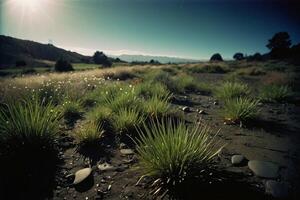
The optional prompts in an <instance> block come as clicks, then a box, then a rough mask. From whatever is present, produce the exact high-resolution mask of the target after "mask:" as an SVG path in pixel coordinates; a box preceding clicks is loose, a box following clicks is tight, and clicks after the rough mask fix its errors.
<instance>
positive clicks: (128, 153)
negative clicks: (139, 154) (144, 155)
mask: <svg viewBox="0 0 300 200" xmlns="http://www.w3.org/2000/svg"><path fill="white" fill-rule="evenodd" d="M120 152H121V154H123V155H132V154H134V152H133V150H132V149H121V150H120Z"/></svg>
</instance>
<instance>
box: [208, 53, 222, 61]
mask: <svg viewBox="0 0 300 200" xmlns="http://www.w3.org/2000/svg"><path fill="white" fill-rule="evenodd" d="M210 61H223V58H222V56H221V54H219V53H215V54H213V55H212V56H211V58H210Z"/></svg>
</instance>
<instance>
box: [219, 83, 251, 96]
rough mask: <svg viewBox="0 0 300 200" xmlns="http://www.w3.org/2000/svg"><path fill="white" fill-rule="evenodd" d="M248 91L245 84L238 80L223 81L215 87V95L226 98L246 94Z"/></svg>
mask: <svg viewBox="0 0 300 200" xmlns="http://www.w3.org/2000/svg"><path fill="white" fill-rule="evenodd" d="M249 93H250V89H249V88H248V85H247V84H244V83H239V82H229V81H227V82H225V83H223V84H222V85H220V86H218V87H217V88H216V89H215V95H216V97H217V98H218V99H221V100H227V99H232V98H238V97H242V96H246V95H248V94H249Z"/></svg>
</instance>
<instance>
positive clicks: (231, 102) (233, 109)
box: [223, 97, 259, 123]
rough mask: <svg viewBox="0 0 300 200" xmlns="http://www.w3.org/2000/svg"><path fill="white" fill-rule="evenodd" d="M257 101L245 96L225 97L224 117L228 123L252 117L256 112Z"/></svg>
mask: <svg viewBox="0 0 300 200" xmlns="http://www.w3.org/2000/svg"><path fill="white" fill-rule="evenodd" d="M258 103H259V100H255V99H251V98H246V97H239V98H234V99H227V100H226V101H225V104H224V110H223V115H224V118H225V120H226V121H228V122H230V123H237V122H243V121H246V120H249V119H253V118H254V117H255V116H256V115H257V113H258V108H257V106H258Z"/></svg>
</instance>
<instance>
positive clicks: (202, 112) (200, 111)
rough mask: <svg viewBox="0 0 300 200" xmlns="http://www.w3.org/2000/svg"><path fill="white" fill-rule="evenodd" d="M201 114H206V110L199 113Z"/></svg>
mask: <svg viewBox="0 0 300 200" xmlns="http://www.w3.org/2000/svg"><path fill="white" fill-rule="evenodd" d="M198 113H199V114H206V112H205V111H204V110H199V112H198Z"/></svg>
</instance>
